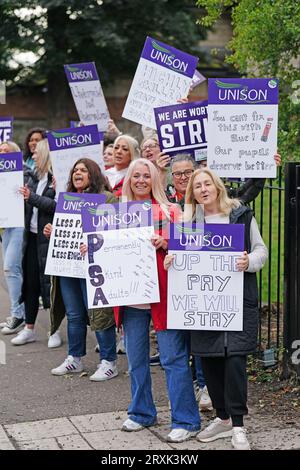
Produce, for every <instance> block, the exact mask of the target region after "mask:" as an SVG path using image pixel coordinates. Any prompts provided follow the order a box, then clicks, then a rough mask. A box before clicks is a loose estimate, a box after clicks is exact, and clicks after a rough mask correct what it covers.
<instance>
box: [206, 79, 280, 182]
mask: <svg viewBox="0 0 300 470" xmlns="http://www.w3.org/2000/svg"><path fill="white" fill-rule="evenodd" d="M277 121H278V80H276V79H268V78H257V79H247V78H242V79H235V78H232V79H230V78H227V79H222V80H218V79H209V80H208V129H207V141H208V148H207V152H208V162H207V163H208V166H209V168H210V169H211V170H213V171H215V172H216V173H218V174H219V176H227V177H239V178H247V177H248V178H275V177H276V164H275V161H274V155H275V153H277Z"/></svg>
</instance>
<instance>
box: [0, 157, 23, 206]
mask: <svg viewBox="0 0 300 470" xmlns="http://www.w3.org/2000/svg"><path fill="white" fill-rule="evenodd" d="M7 171H9V172H11V171H23V154H22V152H11V153H1V154H0V173H5V172H7ZM2 203H3V201H2Z"/></svg>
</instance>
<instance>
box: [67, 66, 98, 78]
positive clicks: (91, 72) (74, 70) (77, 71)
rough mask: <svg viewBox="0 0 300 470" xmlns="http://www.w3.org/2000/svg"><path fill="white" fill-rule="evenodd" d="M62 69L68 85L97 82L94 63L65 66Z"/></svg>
mask: <svg viewBox="0 0 300 470" xmlns="http://www.w3.org/2000/svg"><path fill="white" fill-rule="evenodd" d="M64 69H65V74H66V76H67V79H68V82H69V83H72V82H88V81H91V80H99V77H98V73H97V70H96V67H95V63H94V62H85V63H82V64H66V65H64Z"/></svg>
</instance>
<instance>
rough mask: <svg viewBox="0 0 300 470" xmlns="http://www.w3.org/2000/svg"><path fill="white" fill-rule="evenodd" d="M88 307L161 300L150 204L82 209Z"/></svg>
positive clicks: (136, 303) (133, 203)
mask: <svg viewBox="0 0 300 470" xmlns="http://www.w3.org/2000/svg"><path fill="white" fill-rule="evenodd" d="M82 225H83V232H84V233H85V234H86V236H87V243H88V255H87V258H88V259H87V263H86V280H87V294H88V306H89V308H97V307H114V306H117V305H138V304H148V303H152V302H159V287H158V277H157V264H156V252H155V249H154V247H153V245H152V244H151V241H150V238H151V235H152V234H153V233H154V229H153V225H152V210H151V203H150V202H149V201H147V202H144V203H140V202H131V203H121V204H104V205H102V206H101V207H100V208H99V209H97V211H96V213H94V211H91V210H89V209H85V208H84V209H83V210H82Z"/></svg>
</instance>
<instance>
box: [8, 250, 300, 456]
mask: <svg viewBox="0 0 300 470" xmlns="http://www.w3.org/2000/svg"><path fill="white" fill-rule="evenodd" d="M4 286H5V284H4V282H3V275H2V267H1V258H0V321H3V320H4V319H5V317H6V316H7V312H8V297H7V293H6V291H5V287H4ZM48 326H49V321H48V313H47V312H46V311H44V310H41V311H40V313H39V317H38V321H37V337H38V341H36V342H35V343H31V344H27V345H24V346H13V345H12V344H11V343H10V339H11V338H12V336H3V335H1V337H0V341H2V342H0V346H1V350H2V351H3V350H4V352H5V359H6V364H0V403H1V405H0V450H5V449H6V450H9V449H11V450H13V449H53V450H54V449H56V450H59V449H61V450H67V449H74V450H75V449H83V450H84V449H97V450H106V451H109V450H111V451H113V450H136V449H142V450H160V451H162V452H163V451H166V450H169V451H174V452H175V451H178V450H187V449H188V450H191V451H195V452H197V451H200V450H202V449H212V450H215V449H222V450H223V449H231V444H230V438H229V439H224V440H219V441H215V442H213V443H210V444H203V443H200V442H198V441H197V440H196V439H192V440H190V441H187V442H185V443H181V444H170V443H167V442H166V440H165V437H166V435H167V434H168V432H169V410H168V401H167V396H166V391H165V390H166V389H165V379H164V373H163V371H162V369H161V368H160V367H153V368H152V381H153V390H154V398H155V401H156V403H157V407H158V424H157V425H156V426H153V427H151V428H148V429H144V430H142V431H139V432H135V433H128V432H122V431H121V430H120V428H121V424H122V422H123V420H125V419H126V409H127V406H128V403H129V400H130V383H129V378H128V374H127V361H126V356H124V355H121V356H119V358H118V369H119V376H118V377H116V378H114V379H112V380H109V381H105V382H98V383H97V382H91V381H90V380H89V379H88V375H90V374H91V373H93V372H94V371H95V368H96V364H97V362H98V355H97V354H96V353H95V352H94V346H95V336H94V334H93V333H92V332H91V331H88V337H87V356H86V357H85V359H84V364H85V368H86V372H87V375H76V376H63V377H54V376H52V375H51V374H50V370H51V368H53V367H55V366H57V365H58V364H60V363H61V362H62V361H63V359H64V358H65V357H66V333H65V324H64V326H63V328H62V336H63V338H64V344H63V346H62V347H60V348H58V349H55V350H49V349H48V348H47V330H48ZM1 357H2V359H3V356H1ZM0 362H1V361H0ZM2 362H3V361H2ZM211 417H212V413H211V412H209V413H207V414H206V415H204V416H203V427H204V426H205V425H206V424H207V422H208V421H209V419H210V418H211ZM246 427H247V429H248V435H249V441H250V442H251V445H252V448H253V449H269V450H273V449H300V423H293V424H290V425H289V424H287V423H283V422H278V421H275V419H274V418H273V417H272V416H269V415H266V416H265V417H264V419H263V420H262V418H261V415H260V414H258V413H257V412H256V409H255V408H254V407H253V408H252V409H250V410H249V417H247V418H246Z"/></svg>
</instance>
